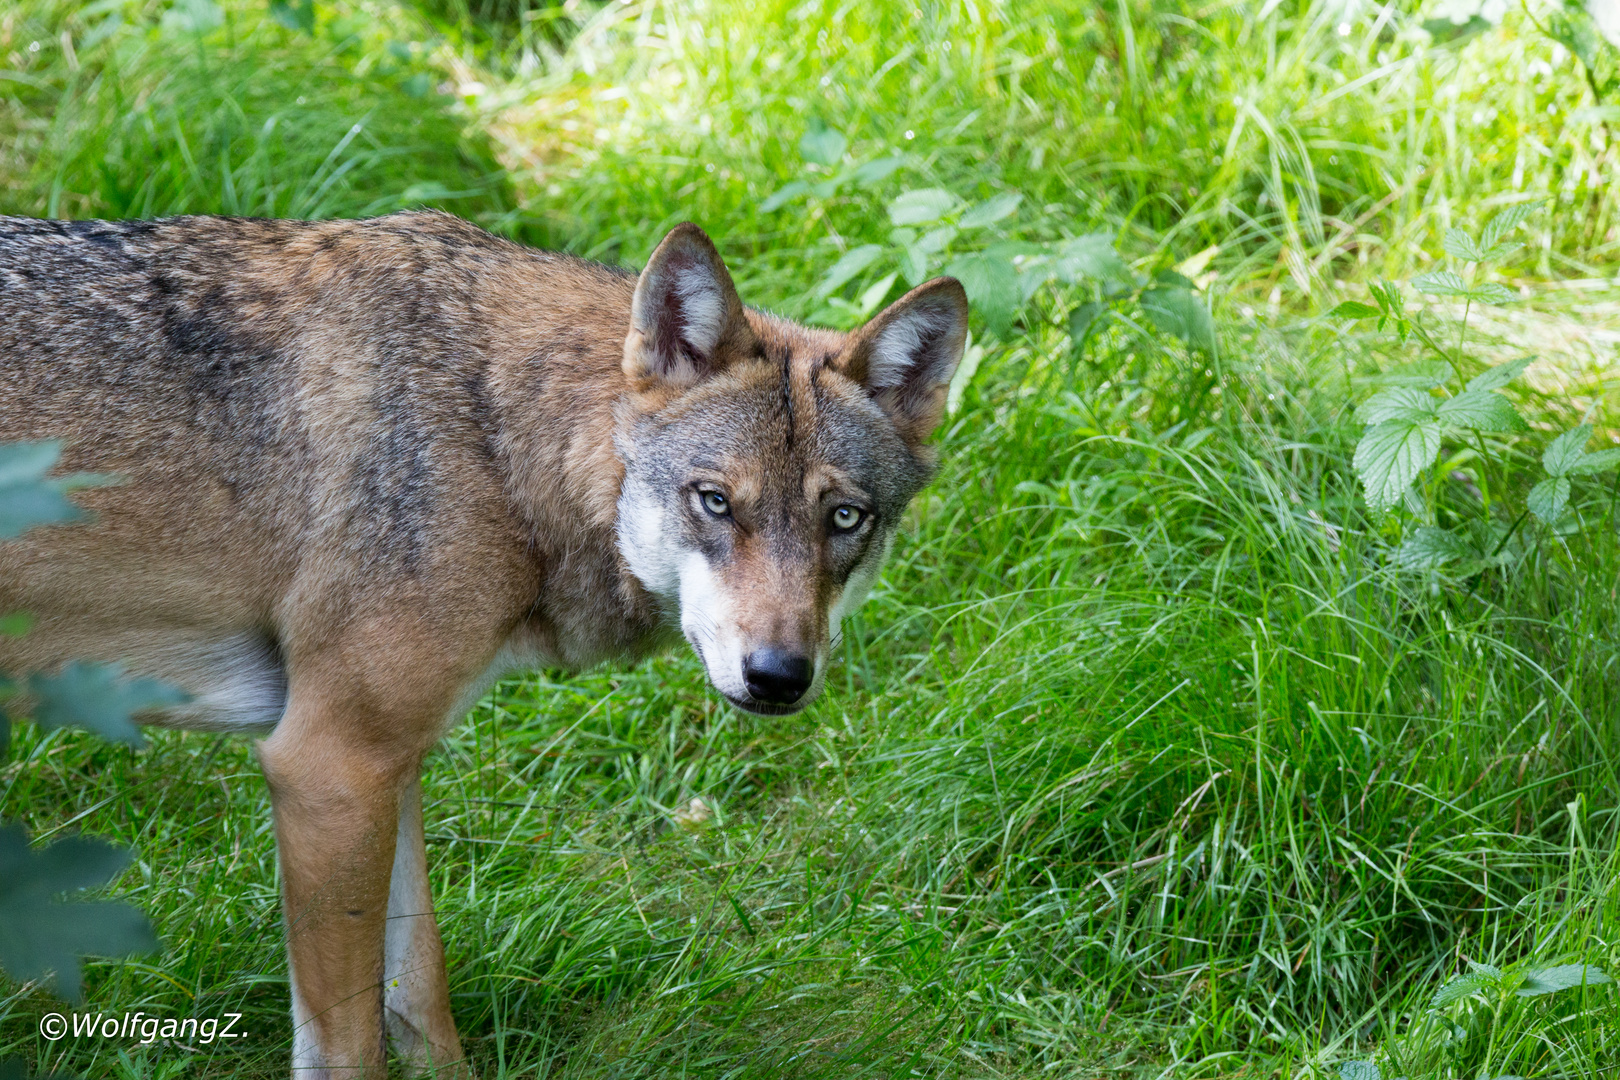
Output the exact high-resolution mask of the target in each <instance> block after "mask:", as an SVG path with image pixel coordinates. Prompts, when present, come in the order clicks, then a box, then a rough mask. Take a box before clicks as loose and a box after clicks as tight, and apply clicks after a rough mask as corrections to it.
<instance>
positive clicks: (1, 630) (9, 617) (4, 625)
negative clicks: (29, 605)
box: [0, 611, 34, 637]
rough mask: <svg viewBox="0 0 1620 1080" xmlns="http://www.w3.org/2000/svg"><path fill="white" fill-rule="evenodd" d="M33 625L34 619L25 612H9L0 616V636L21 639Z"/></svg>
mask: <svg viewBox="0 0 1620 1080" xmlns="http://www.w3.org/2000/svg"><path fill="white" fill-rule="evenodd" d="M33 625H34V617H33V616H32V615H30V614H29V613H28V612H26V611H11V612H7V613H6V614H4V615H0V634H4V635H5V636H6V637H22V636H23V635H24V634H26V633H28V631H29V629H30V628H31V627H33Z"/></svg>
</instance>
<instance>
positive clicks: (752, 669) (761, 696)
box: [743, 646, 816, 705]
mask: <svg viewBox="0 0 1620 1080" xmlns="http://www.w3.org/2000/svg"><path fill="white" fill-rule="evenodd" d="M815 678H816V668H815V665H814V664H812V663H811V662H810V659H809V657H805V656H799V655H797V654H795V653H790V652H787V651H785V650H783V649H773V648H770V647H769V646H767V647H766V648H763V649H755V650H754V651H753V652H751V653H749V654H748V657H747V659H745V660H744V661H743V683H744V685H746V686H747V687H748V694H749V696H750V697H752V698H753V699H754V700H756V701H763V702H766V703H767V704H770V705H792V704H793V703H794V702H795V701H798V700H799V699H800V698H802V697H804V692H805V691H806V690H808V689H810V684H811V683H812V682H814V681H815Z"/></svg>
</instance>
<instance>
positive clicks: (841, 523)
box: [832, 506, 866, 532]
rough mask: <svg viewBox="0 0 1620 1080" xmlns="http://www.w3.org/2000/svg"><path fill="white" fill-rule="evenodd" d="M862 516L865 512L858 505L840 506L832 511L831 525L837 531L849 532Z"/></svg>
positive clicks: (864, 515)
mask: <svg viewBox="0 0 1620 1080" xmlns="http://www.w3.org/2000/svg"><path fill="white" fill-rule="evenodd" d="M864 517H866V514H865V513H864V512H863V511H862V510H861V508H860V507H858V506H840V507H839V508H838V509H836V510H834V511H833V512H832V527H833V528H834V529H837V530H838V531H839V532H849V530H851V529H853V528H854V527H855V526H857V525H859V524H860V523H861V519H862V518H864Z"/></svg>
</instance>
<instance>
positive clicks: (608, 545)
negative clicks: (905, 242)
mask: <svg viewBox="0 0 1620 1080" xmlns="http://www.w3.org/2000/svg"><path fill="white" fill-rule="evenodd" d="M967 315H968V305H967V298H966V295H965V294H964V292H963V289H962V286H961V285H960V284H959V283H958V282H957V281H955V280H953V279H951V278H936V279H934V280H932V281H929V282H926V283H924V284H922V285H920V286H918V287H916V288H915V289H912V290H911V291H910V292H908V293H906V294H905V295H904V296H903V297H901V298H900V299H899V300H897V301H895V302H894V303H893V304H892V305H891V306H889V307H888V308H886V309H885V310H883V311H882V312H881V313H879V314H878V315H877V316H875V317H874V318H872V319H871V320H870V321H869V322H868V323H866V324H865V325H864V326H862V327H860V328H859V329H857V330H854V331H852V332H849V333H840V332H834V331H830V330H824V329H813V328H809V327H805V326H802V325H798V324H795V323H793V322H790V321H788V320H786V319H783V318H779V317H776V316H774V315H771V314H768V313H766V312H764V311H761V310H757V309H754V308H751V307H745V306H744V305H743V304H742V302H741V301H740V299H739V298H738V295H737V290H736V287H735V285H734V283H733V281H732V277H731V275H730V273H729V272H728V270H727V268H726V265H725V263H724V262H723V260H722V259H721V257H720V255H719V254H718V252H717V251H716V249H715V246H714V244H713V243H712V242H711V241H710V239H709V238H708V237H707V236H706V235H705V234H704V232H703V231H702V230H701V229H699V228H697V227H696V226H695V225H691V224H685V225H681V226H679V227H677V228H675V229H674V230H672V231H671V232H670V233H669V234H668V235H667V236H666V237H665V238H664V239H663V241H662V242H661V243H660V244H659V245H658V247H657V248H656V250H654V252H653V253H652V255H651V257H650V258H649V260H648V262H647V264H646V266H645V267H644V268H643V269H642V270H641V272H640V273H639V274H637V273H633V272H629V271H625V270H620V269H616V268H612V267H608V266H604V265H599V264H596V263H593V262H588V261H584V260H581V259H577V258H573V257H570V256H567V255H562V254H556V253H551V252H545V251H540V250H536V249H533V248H529V247H525V246H522V245H520V244H517V243H513V242H510V241H508V240H505V239H501V238H498V237H496V236H493V235H491V234H489V233H487V232H484V231H482V230H480V229H478V228H476V227H474V226H472V225H470V224H468V223H466V222H464V221H462V220H460V219H458V218H456V217H453V216H451V215H448V214H443V213H436V212H427V211H415V212H405V213H399V214H394V215H391V216H388V217H382V218H375V219H370V220H363V221H328V222H315V223H311V222H292V221H272V220H250V219H238V218H219V217H179V218H171V219H166V220H157V221H129V222H101V221H42V220H33V219H24V218H0V440H5V441H11V440H38V439H56V440H61V443H62V445H63V447H64V450H63V455H62V458H61V460H60V463H59V467H60V468H61V469H63V470H64V471H73V472H76V471H81V470H82V471H89V472H96V473H104V474H113V475H114V476H116V477H117V478H118V479H119V482H118V483H116V484H113V485H110V486H102V487H96V488H92V489H89V490H86V491H82V492H79V493H78V494H76V496H75V498H76V499H77V501H78V502H79V503H80V504H81V505H82V507H83V508H84V509H85V510H86V511H88V513H89V515H90V518H91V520H90V521H89V522H81V523H75V524H63V525H57V526H51V527H47V528H42V529H36V530H34V531H32V532H30V533H28V534H27V535H26V536H24V537H22V538H21V539H19V540H16V541H12V542H9V543H5V544H0V611H15V610H26V611H29V612H32V613H34V614H35V616H36V621H35V623H34V625H33V628H32V630H31V631H30V632H29V633H28V634H27V635H25V636H23V637H21V638H15V639H10V638H0V670H6V671H22V670H51V669H53V668H55V667H58V666H60V665H61V664H63V663H64V662H66V661H67V660H68V659H69V658H90V659H98V660H105V661H117V662H121V663H122V664H123V665H124V666H125V668H126V669H127V670H128V671H129V672H130V673H132V674H139V675H145V676H153V677H157V678H161V679H165V680H168V681H169V682H171V683H174V684H176V685H178V686H179V687H181V688H182V689H183V690H185V691H186V692H187V693H188V695H189V700H188V701H187V702H186V703H184V704H181V705H176V706H172V707H170V708H168V710H167V711H154V712H151V713H149V714H146V715H143V716H141V717H140V718H139V719H141V720H142V721H143V722H146V723H151V724H156V725H167V726H171V727H179V728H184V729H190V730H199V731H216V732H241V733H246V734H250V735H253V736H255V737H257V739H258V740H259V741H258V742H257V743H256V750H257V755H258V759H259V762H260V764H261V767H262V770H263V773H264V777H265V779H266V781H267V782H268V786H269V790H270V795H271V804H272V809H273V812H274V818H275V831H276V839H277V852H278V859H279V863H280V867H281V875H282V880H283V914H284V919H285V928H286V936H287V949H288V958H289V967H290V976H291V979H290V982H291V990H292V993H291V996H292V1017H293V1027H294V1033H293V1050H292V1057H293V1061H292V1067H293V1071H294V1074H295V1075H312V1074H318V1075H322V1076H327V1077H332V1078H338V1077H351V1076H364V1077H380V1076H383V1075H385V1074H386V1069H387V1062H388V1057H387V1055H388V1050H389V1046H390V1044H391V1045H392V1047H393V1049H394V1052H395V1053H396V1054H397V1055H398V1057H399V1058H400V1059H401V1060H402V1061H403V1062H404V1063H405V1065H406V1067H407V1068H408V1069H409V1070H412V1071H433V1072H436V1074H437V1075H441V1076H451V1075H470V1071H469V1069H468V1066H467V1064H466V1062H465V1060H464V1056H463V1052H462V1047H461V1042H460V1039H459V1036H458V1035H457V1032H456V1028H455V1024H454V1021H453V1020H452V1018H451V1012H450V1001H449V991H448V983H447V980H446V976H445V962H444V950H443V945H442V942H441V938H440V934H439V930H438V927H437V924H436V922H435V920H434V916H433V903H432V898H431V896H430V895H429V890H428V878H427V864H426V853H425V851H424V848H423V832H422V799H421V786H420V775H421V765H422V759H423V756H424V754H426V752H427V751H428V750H429V749H430V748H431V747H432V745H433V744H434V742H435V741H436V740H437V739H438V738H439V737H440V736H441V735H442V734H443V733H444V732H445V731H446V730H447V728H448V727H450V726H451V725H453V724H454V723H456V722H458V721H459V720H460V719H461V718H462V717H463V716H464V715H465V713H466V712H467V710H468V709H469V708H470V707H471V705H472V704H473V703H474V702H476V700H477V699H478V698H479V697H480V696H481V695H482V694H483V693H484V692H485V691H486V690H487V689H488V687H489V686H490V684H491V683H492V682H493V681H494V680H495V679H496V678H498V677H499V676H500V675H502V674H503V673H507V672H511V671H515V670H520V669H524V668H529V667H535V666H556V667H561V668H569V669H577V668H582V667H586V666H589V665H594V664H598V663H601V662H605V661H628V660H632V659H634V658H637V657H640V656H643V655H646V654H648V653H650V652H652V651H654V650H657V649H661V648H664V647H666V646H668V645H671V644H673V643H675V642H677V641H678V640H679V638H680V637H684V638H685V639H686V641H687V642H689V643H690V645H691V647H692V649H693V650H694V651H695V652H696V653H697V655H698V656H699V657H700V658H701V660H702V663H703V665H704V668H705V669H706V671H707V674H708V678H709V680H710V681H711V682H712V683H713V686H714V688H715V690H716V691H718V692H719V693H720V694H721V695H723V696H724V698H725V699H726V700H727V701H728V702H730V703H731V704H732V705H734V706H735V707H737V708H738V709H741V710H744V711H746V712H750V713H756V714H761V715H764V716H780V715H784V714H788V713H792V712H795V711H797V710H800V709H803V708H804V707H805V706H807V705H808V704H810V703H811V702H812V701H814V700H815V698H816V696H817V694H819V693H820V690H821V687H822V683H823V680H824V678H825V676H826V672H827V667H828V664H829V663H830V662H831V659H832V652H833V648H834V645H835V643H836V640H837V637H838V633H839V626H840V622H841V620H842V619H843V618H845V617H846V616H847V615H849V613H850V612H851V611H853V610H854V609H855V607H856V606H857V605H858V604H860V603H861V600H862V598H863V597H864V596H865V594H866V593H867V590H868V589H869V587H870V586H871V585H872V583H873V580H874V579H875V578H876V577H877V574H878V572H879V568H880V567H881V565H882V563H883V560H884V557H885V554H886V553H887V551H888V548H889V546H890V542H891V541H892V539H893V538H894V535H895V530H896V528H897V527H898V525H899V523H900V520H901V515H902V512H903V510H904V509H905V507H906V505H907V503H908V501H909V500H910V499H911V498H912V497H913V496H914V495H915V494H916V493H917V492H918V491H919V490H920V489H921V488H922V487H923V486H924V484H925V483H926V482H927V481H928V480H929V478H930V475H931V473H932V471H933V468H934V451H933V450H932V449H931V447H930V445H929V442H928V440H929V437H930V435H931V433H932V432H933V430H934V428H935V427H936V425H937V424H938V422H939V420H940V417H941V414H942V412H943V409H944V403H945V396H946V390H947V387H948V384H949V382H950V379H951V375H952V372H953V371H954V369H955V368H956V365H957V363H958V361H959V360H960V358H961V355H962V348H963V343H964V338H965V335H966V327H967Z"/></svg>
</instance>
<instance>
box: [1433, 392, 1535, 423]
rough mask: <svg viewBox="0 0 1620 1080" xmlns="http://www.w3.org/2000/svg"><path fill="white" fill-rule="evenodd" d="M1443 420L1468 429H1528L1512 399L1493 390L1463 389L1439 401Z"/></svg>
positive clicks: (1441, 419)
mask: <svg viewBox="0 0 1620 1080" xmlns="http://www.w3.org/2000/svg"><path fill="white" fill-rule="evenodd" d="M1440 421H1441V422H1442V423H1444V424H1446V425H1447V426H1448V427H1454V428H1466V429H1467V430H1469V431H1529V430H1530V427H1529V425H1527V424H1526V423H1525V422H1524V420H1523V419H1522V418H1521V417H1520V416H1519V411H1518V410H1517V409H1515V408H1514V407H1513V403H1512V402H1511V401H1509V400H1508V399H1507V398H1505V397H1503V396H1502V395H1501V394H1498V393H1496V392H1494V391H1491V390H1464V391H1463V392H1462V393H1460V394H1458V395H1457V396H1456V397H1454V398H1448V399H1446V400H1445V401H1442V402H1441V403H1440Z"/></svg>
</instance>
